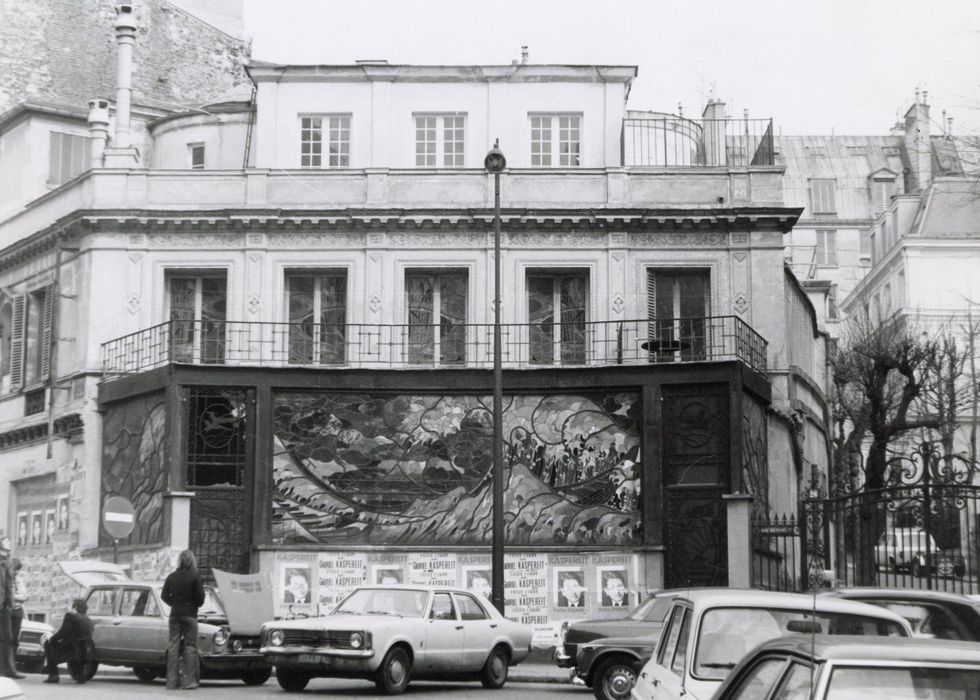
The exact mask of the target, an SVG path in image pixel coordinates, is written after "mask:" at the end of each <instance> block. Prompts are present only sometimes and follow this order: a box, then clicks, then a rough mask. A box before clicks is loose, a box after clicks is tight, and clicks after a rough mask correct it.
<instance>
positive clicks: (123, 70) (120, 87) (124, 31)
mask: <svg viewBox="0 0 980 700" xmlns="http://www.w3.org/2000/svg"><path fill="white" fill-rule="evenodd" d="M135 42H136V17H135V16H134V15H133V6H132V5H117V6H116V48H117V51H116V130H115V134H114V136H113V139H112V146H111V147H109V148H106V149H105V166H106V167H107V168H134V167H136V166H137V165H139V160H140V154H139V151H138V150H137V149H136V148H135V147H134V146H133V139H132V134H131V132H130V120H131V111H132V110H131V101H132V93H133V88H132V83H133V44H134V43H135Z"/></svg>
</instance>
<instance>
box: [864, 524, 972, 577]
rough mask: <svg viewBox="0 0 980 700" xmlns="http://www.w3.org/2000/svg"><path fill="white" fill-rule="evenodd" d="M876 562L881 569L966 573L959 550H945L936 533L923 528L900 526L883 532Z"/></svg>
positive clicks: (876, 550)
mask: <svg viewBox="0 0 980 700" xmlns="http://www.w3.org/2000/svg"><path fill="white" fill-rule="evenodd" d="M875 566H876V567H877V569H878V570H879V571H883V572H888V571H893V572H896V573H899V572H906V573H911V574H912V575H913V576H924V575H925V574H926V572H929V573H933V574H937V575H939V576H950V577H952V576H956V577H960V578H962V577H963V576H964V575H965V574H966V564H965V562H964V560H963V556H962V554H961V553H959V552H957V551H956V550H949V549H947V550H942V549H940V548H939V545H937V544H936V540H934V539H933V538H932V535H930V534H929V533H927V532H926V531H925V530H923V529H921V528H915V527H899V528H894V529H892V530H887V531H886V532H884V533H882V535H881V537H880V538H879V539H878V544H876V545H875Z"/></svg>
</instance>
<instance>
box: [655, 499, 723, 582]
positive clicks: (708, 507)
mask: <svg viewBox="0 0 980 700" xmlns="http://www.w3.org/2000/svg"><path fill="white" fill-rule="evenodd" d="M666 505H667V513H666V515H667V518H666V520H667V533H666V534H667V536H666V538H665V543H666V545H667V572H666V573H667V587H668V588H677V587H686V586H726V585H728V528H727V527H726V520H725V502H724V501H723V500H722V499H721V490H719V489H690V488H677V487H674V488H670V489H668V491H667V503H666Z"/></svg>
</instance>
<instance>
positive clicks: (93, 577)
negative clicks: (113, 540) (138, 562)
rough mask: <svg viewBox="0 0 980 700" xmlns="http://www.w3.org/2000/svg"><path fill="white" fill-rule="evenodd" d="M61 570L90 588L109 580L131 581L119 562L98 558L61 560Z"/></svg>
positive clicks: (73, 579) (78, 582)
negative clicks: (99, 559)
mask: <svg viewBox="0 0 980 700" xmlns="http://www.w3.org/2000/svg"><path fill="white" fill-rule="evenodd" d="M58 565H59V566H60V567H61V570H62V571H64V572H65V574H66V575H67V576H68V578H70V579H71V580H72V581H74V582H75V583H77V584H79V585H80V586H84V587H85V588H90V587H91V586H94V585H96V584H98V583H106V582H107V581H129V580H130V579H129V576H128V575H127V574H126V572H125V571H124V570H123V569H122V567H121V566H119V565H118V564H113V563H111V562H107V561H98V560H96V559H70V560H68V561H60V562H58Z"/></svg>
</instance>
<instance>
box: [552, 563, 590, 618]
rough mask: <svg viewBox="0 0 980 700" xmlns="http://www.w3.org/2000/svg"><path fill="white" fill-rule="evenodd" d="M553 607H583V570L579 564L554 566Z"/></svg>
mask: <svg viewBox="0 0 980 700" xmlns="http://www.w3.org/2000/svg"><path fill="white" fill-rule="evenodd" d="M554 591H555V607H556V608H561V609H575V608H577V609H581V608H584V607H585V570H584V569H583V568H582V567H580V566H556V567H555V568H554Z"/></svg>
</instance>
